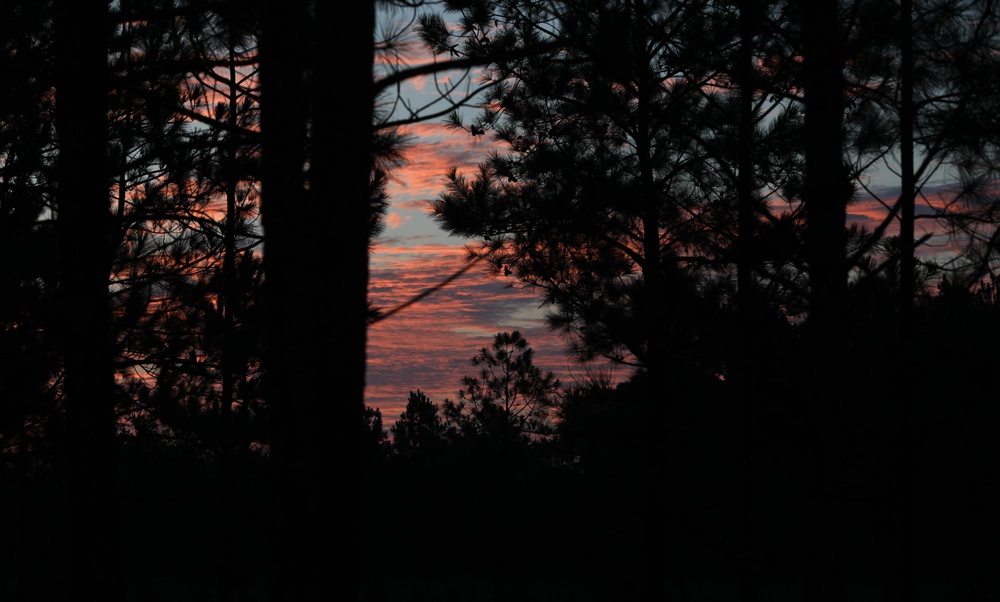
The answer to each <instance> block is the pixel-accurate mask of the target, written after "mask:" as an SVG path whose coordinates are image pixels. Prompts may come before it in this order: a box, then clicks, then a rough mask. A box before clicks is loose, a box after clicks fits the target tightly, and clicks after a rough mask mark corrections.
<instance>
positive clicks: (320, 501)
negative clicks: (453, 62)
mask: <svg viewBox="0 0 1000 602" xmlns="http://www.w3.org/2000/svg"><path fill="white" fill-rule="evenodd" d="M352 8H353V9H354V10H352V13H351V18H350V19H343V18H342V14H341V13H340V12H339V11H337V10H335V7H334V6H331V5H330V4H328V3H323V2H317V3H315V4H313V3H310V2H304V1H302V0H298V1H295V0H293V1H291V2H289V1H282V2H266V3H265V12H264V26H265V32H264V36H265V37H264V39H263V40H262V48H261V60H262V63H261V81H262V111H263V113H262V124H261V126H262V135H263V145H264V146H263V153H264V154H263V161H264V166H263V178H264V181H263V188H262V195H263V196H262V217H263V220H264V235H265V259H264V261H265V295H266V296H265V305H266V310H265V311H266V312H267V332H268V344H267V356H266V358H267V366H266V370H267V379H268V384H267V385H266V389H265V391H266V395H267V400H268V403H269V405H270V407H271V408H272V416H273V420H274V427H275V431H274V453H275V459H276V461H277V465H276V470H277V472H278V475H277V483H276V484H277V498H276V512H277V526H278V530H277V532H276V535H277V538H276V542H275V546H276V547H275V554H276V561H278V567H277V571H278V574H277V576H276V578H277V581H276V588H275V599H278V600H296V601H299V600H319V599H321V598H322V599H329V598H331V597H335V598H337V599H344V600H353V599H357V596H358V592H359V588H360V582H359V579H358V577H359V574H360V570H359V569H360V561H361V559H360V557H359V554H358V550H359V543H360V536H361V525H360V520H361V433H362V416H363V408H364V385H365V348H366V339H367V291H368V245H369V241H368V232H369V219H370V216H371V210H370V176H371V141H372V112H373V109H374V99H373V80H372V68H373V61H374V27H375V5H374V2H373V1H365V2H363V3H361V4H360V5H359V4H355V5H353V7H352ZM312 11H315V12H312ZM308 17H312V18H313V19H312V22H311V23H310V21H309V19H308ZM331 32H333V35H332V36H331V35H329V34H330V33H331ZM307 74H308V75H310V76H311V80H309V81H310V82H311V84H312V85H311V86H307V85H306V81H307V80H306V78H305V77H304V76H305V75H307ZM345 86H346V87H347V88H348V89H349V90H350V92H349V93H347V94H344V93H342V90H343V89H344V88H345ZM305 99H311V101H312V104H311V105H310V104H309V101H307V100H305ZM307 122H309V124H310V129H309V132H310V139H311V147H310V148H311V149H312V154H311V155H310V156H308V157H306V156H304V155H303V154H302V150H301V149H303V148H306V127H305V126H306V123H307ZM307 159H308V165H307V162H306V160H307ZM306 167H308V174H309V176H308V180H307V181H304V180H303V175H302V174H303V170H304V169H305V168H306Z"/></svg>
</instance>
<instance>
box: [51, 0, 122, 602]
mask: <svg viewBox="0 0 1000 602" xmlns="http://www.w3.org/2000/svg"><path fill="white" fill-rule="evenodd" d="M54 8H55V27H56V30H55V31H56V73H55V74H56V126H57V129H58V138H59V157H58V161H57V177H58V193H57V201H58V218H57V227H58V236H59V242H58V244H59V269H60V281H59V287H60V298H61V303H62V317H63V322H62V330H61V341H62V352H63V359H64V362H65V380H64V387H63V392H64V395H65V404H66V406H65V407H66V419H67V440H66V449H65V453H66V457H67V460H68V468H69V483H68V486H69V490H68V494H69V497H68V502H67V503H68V519H69V557H68V562H69V567H68V579H69V588H70V594H71V595H70V599H76V600H83V599H100V600H118V599H120V598H121V595H122V593H123V592H122V591H121V590H120V589H119V583H120V575H119V574H118V571H119V562H118V561H119V558H118V554H119V547H118V511H117V505H118V499H117V478H118V474H117V469H118V466H117V442H116V433H115V430H116V422H115V380H114V368H113V362H112V357H111V354H112V350H113V347H112V338H111V311H110V304H109V296H108V282H109V276H110V262H111V253H110V248H109V246H110V243H109V233H110V226H111V219H110V212H109V202H110V199H109V185H108V173H109V166H108V162H107V138H108V134H107V94H108V73H107V61H108V31H109V29H108V28H107V25H106V24H107V23H108V16H107V2H105V1H104V0H86V1H84V0H59V1H57V2H56V3H55V7H54ZM82 24H87V25H86V26H83V25H82Z"/></svg>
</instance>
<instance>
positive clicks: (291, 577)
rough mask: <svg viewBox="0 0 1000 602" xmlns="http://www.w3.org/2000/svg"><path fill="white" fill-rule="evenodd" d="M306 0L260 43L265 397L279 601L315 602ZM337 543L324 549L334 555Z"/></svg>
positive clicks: (275, 22)
mask: <svg viewBox="0 0 1000 602" xmlns="http://www.w3.org/2000/svg"><path fill="white" fill-rule="evenodd" d="M306 4H307V3H306V2H305V1H304V0H269V1H265V2H263V6H262V8H263V12H262V32H261V40H260V72H261V101H260V102H261V219H262V222H263V229H264V291H263V295H264V312H265V329H266V330H265V337H266V342H265V351H264V362H265V363H264V369H265V372H264V381H263V383H262V385H263V397H264V399H265V400H266V402H267V404H268V408H269V411H270V416H271V426H272V450H271V451H272V458H273V461H274V473H275V476H274V480H275V482H274V487H275V492H274V516H273V525H272V527H273V530H274V531H273V538H272V541H271V557H272V558H271V561H272V566H273V567H274V585H273V592H272V598H273V599H274V600H276V601H289V602H291V601H293V600H310V599H313V598H310V597H308V596H307V595H306V591H313V595H315V591H314V590H313V589H312V588H313V585H314V584H315V582H316V580H317V578H318V576H316V575H313V574H311V572H310V570H309V567H310V566H311V564H310V562H309V560H310V558H309V557H310V555H312V554H314V553H316V551H315V550H313V549H311V548H310V547H309V546H307V545H306V543H307V542H308V538H309V535H310V534H311V533H312V532H313V529H312V527H311V526H310V525H309V520H308V517H309V515H310V514H311V512H312V509H311V508H309V507H308V506H307V503H306V502H307V495H306V493H307V492H308V491H309V488H310V486H318V485H319V480H320V476H319V475H311V476H312V478H313V480H314V483H310V482H309V480H310V479H309V477H310V474H309V473H310V464H309V458H307V457H306V450H305V448H304V444H305V441H304V437H305V435H306V433H305V432H304V428H305V425H306V424H308V421H309V420H314V419H315V417H311V416H308V415H307V414H306V413H305V404H306V403H307V402H308V397H309V396H310V395H311V394H312V393H313V391H312V390H311V389H310V387H309V386H308V383H309V382H310V381H313V380H314V379H317V378H319V377H320V376H319V374H316V373H312V372H310V371H308V370H307V369H306V368H305V366H302V365H300V362H301V361H302V360H304V359H305V358H308V355H309V353H310V352H311V349H310V348H309V340H308V336H309V333H310V332H311V331H312V328H313V327H312V325H310V324H309V323H308V321H307V317H308V316H307V314H308V311H306V309H305V307H304V304H305V303H306V302H307V301H308V299H306V298H305V297H304V295H303V291H302V288H301V287H302V286H303V283H302V282H300V281H299V280H298V277H299V273H298V271H297V270H300V269H301V268H298V267H297V264H301V263H303V262H308V261H310V259H311V258H309V257H308V256H307V255H306V254H305V253H304V252H303V244H302V241H303V239H304V238H305V234H306V233H305V232H303V231H301V230H300V228H302V227H303V226H304V224H306V223H308V222H309V221H311V220H312V219H313V217H312V216H310V215H308V214H307V213H306V207H305V202H304V195H305V184H304V180H303V170H304V167H305V163H306V156H305V149H306V119H307V109H306V107H305V106H304V103H305V102H306V101H305V71H306V69H305V67H306V61H307V59H308V46H307V45H306V44H305V42H304V39H303V32H305V31H307V27H306V26H307V23H308V19H307V12H306ZM330 545H332V544H331V543H330V542H325V543H324V544H323V545H321V546H319V548H318V549H319V550H328V549H329V546H330Z"/></svg>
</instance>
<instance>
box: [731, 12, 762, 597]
mask: <svg viewBox="0 0 1000 602" xmlns="http://www.w3.org/2000/svg"><path fill="white" fill-rule="evenodd" d="M756 3H757V0H742V1H741V2H740V4H739V11H740V14H739V20H738V23H737V27H738V29H739V35H740V48H739V52H738V56H737V61H738V63H737V65H736V75H737V83H738V85H739V94H740V99H739V124H738V128H739V129H738V131H739V134H738V135H739V139H738V141H737V144H738V147H737V157H736V159H737V181H736V193H737V203H738V207H737V227H738V232H737V239H736V246H737V247H736V251H737V254H736V309H737V312H738V314H737V320H738V326H737V336H738V337H739V340H738V342H737V354H738V356H737V358H736V366H735V368H736V386H737V387H738V390H739V404H740V421H741V430H742V432H741V439H742V441H741V445H740V462H741V466H740V525H741V533H740V548H741V549H740V554H741V556H742V558H741V561H740V572H741V582H742V595H743V597H742V600H743V602H756V601H757V600H758V599H759V598H760V567H759V566H758V562H757V480H756V472H757V443H756V440H755V437H756V412H757V405H758V404H757V397H758V395H759V390H758V388H757V386H755V384H754V383H755V382H756V380H757V374H758V370H759V369H760V366H759V364H758V362H757V361H756V358H757V356H758V354H757V349H756V348H755V342H756V340H757V336H756V333H755V330H756V329H755V324H756V320H755V319H754V317H755V316H754V314H755V311H756V305H757V302H756V295H755V294H754V288H753V287H754V282H753V270H754V269H755V267H756V259H755V256H754V255H755V253H754V238H755V230H756V227H755V226H756V221H757V203H756V198H755V189H754V159H753V149H754V129H755V121H756V120H755V116H754V109H753V105H754V95H755V89H756V86H755V83H754V64H753V60H754V32H755V31H756V29H755V21H756V15H755V5H756Z"/></svg>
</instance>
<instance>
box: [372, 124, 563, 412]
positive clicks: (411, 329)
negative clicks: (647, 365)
mask: <svg viewBox="0 0 1000 602" xmlns="http://www.w3.org/2000/svg"><path fill="white" fill-rule="evenodd" d="M412 133H414V135H416V136H417V137H418V140H417V145H416V146H415V147H414V148H413V150H412V151H411V152H410V158H411V163H410V164H409V165H407V166H406V167H405V168H403V169H401V170H399V171H398V172H395V173H394V175H395V180H394V181H393V183H392V185H391V187H390V193H391V195H392V207H391V209H390V212H389V215H388V219H387V227H386V231H385V233H384V234H383V235H382V236H381V237H380V238H379V239H378V240H377V241H376V245H375V247H374V252H373V254H372V258H371V284H370V294H371V298H372V299H373V300H374V301H375V303H376V304H378V305H379V306H380V307H382V308H384V309H391V308H393V307H395V306H397V305H399V304H401V303H403V302H405V301H406V300H408V299H410V298H412V297H413V296H415V295H418V294H419V293H421V292H423V291H425V290H426V289H428V288H431V287H433V286H434V285H436V284H438V283H440V282H441V281H443V280H444V279H446V278H447V277H448V276H450V275H451V274H453V273H455V272H456V271H458V270H459V269H461V268H462V267H463V266H464V265H465V257H466V253H465V248H464V247H465V244H466V243H467V242H469V241H466V240H464V239H461V238H455V237H450V236H448V235H447V234H446V233H445V232H444V231H442V230H441V229H440V228H439V227H438V226H437V224H436V223H435V222H434V221H433V220H432V219H431V218H430V215H429V201H431V200H433V199H434V198H436V197H437V195H438V194H439V193H440V192H441V191H442V189H443V183H444V173H445V171H446V170H447V168H448V167H449V166H451V165H456V166H458V167H459V168H460V170H466V169H472V168H474V167H475V165H476V163H477V162H478V161H480V160H481V159H483V158H485V153H486V151H487V149H488V148H489V146H488V145H489V144H490V143H489V141H487V140H484V139H482V138H480V139H473V138H472V137H471V136H469V135H468V134H464V133H462V132H455V131H450V130H447V129H446V128H444V127H443V126H441V125H439V124H423V125H420V126H418V127H415V128H413V129H412ZM512 282H513V281H511V280H505V279H503V278H497V279H492V280H491V279H490V278H489V277H488V276H487V268H486V266H474V267H473V268H472V269H471V270H469V271H468V272H466V273H465V274H464V275H462V276H460V277H459V278H458V279H456V280H455V281H453V282H451V283H450V284H449V285H447V286H445V287H444V288H442V289H441V290H438V291H436V292H434V293H433V294H431V295H430V296H428V297H426V298H424V299H422V300H421V301H419V302H418V303H416V304H414V305H412V306H410V307H407V308H406V309H403V310H402V311H400V312H399V313H396V314H394V315H392V316H390V317H389V318H388V319H386V320H384V321H382V322H379V323H378V324H376V325H374V326H373V327H371V328H370V329H369V333H368V336H369V341H368V374H367V380H368V386H367V389H366V403H367V404H368V405H369V406H372V407H376V408H379V409H380V410H381V411H382V417H383V420H384V421H385V423H386V425H387V426H388V425H389V424H391V422H393V421H395V420H396V419H397V418H398V417H399V414H400V413H401V412H402V411H403V410H404V409H405V407H406V401H407V397H408V395H409V392H410V391H416V390H418V389H419V390H421V391H423V392H424V393H426V394H427V395H428V396H429V397H430V398H431V400H433V401H435V402H437V403H440V402H441V401H442V400H443V399H445V398H448V399H451V400H457V399H458V390H459V389H460V388H461V379H462V377H463V376H466V375H469V374H472V373H473V369H472V367H471V364H470V360H471V359H472V357H473V356H474V355H475V354H476V353H477V352H478V350H479V349H480V348H482V347H484V346H485V347H488V346H489V345H490V344H491V343H492V340H493V336H494V335H495V334H497V333H498V332H512V331H514V330H519V331H520V332H521V333H522V335H524V337H525V338H526V339H527V340H528V343H529V344H530V345H531V347H532V348H533V349H534V350H535V354H536V361H535V363H536V365H537V366H539V367H540V368H542V369H543V370H551V371H553V372H555V373H556V375H557V376H558V377H559V378H560V379H561V380H563V381H564V382H565V381H571V380H573V378H574V377H579V376H582V372H583V368H582V367H580V366H578V365H577V364H576V363H575V362H574V361H573V360H572V359H571V358H569V357H567V355H566V353H565V351H564V349H565V346H564V345H563V344H562V343H561V342H560V340H559V338H558V336H557V335H556V334H553V333H551V332H549V331H548V330H547V329H546V328H545V323H544V309H542V308H540V304H541V300H540V298H539V297H537V296H536V295H534V294H532V293H530V292H527V291H523V290H518V289H516V288H512V287H510V286H509V284H511V283H512Z"/></svg>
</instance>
